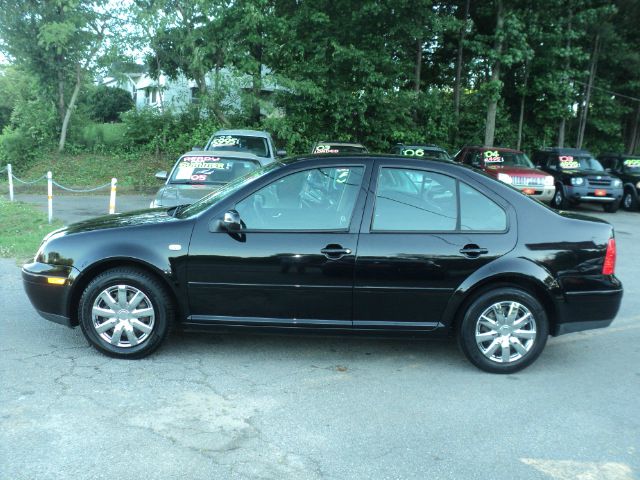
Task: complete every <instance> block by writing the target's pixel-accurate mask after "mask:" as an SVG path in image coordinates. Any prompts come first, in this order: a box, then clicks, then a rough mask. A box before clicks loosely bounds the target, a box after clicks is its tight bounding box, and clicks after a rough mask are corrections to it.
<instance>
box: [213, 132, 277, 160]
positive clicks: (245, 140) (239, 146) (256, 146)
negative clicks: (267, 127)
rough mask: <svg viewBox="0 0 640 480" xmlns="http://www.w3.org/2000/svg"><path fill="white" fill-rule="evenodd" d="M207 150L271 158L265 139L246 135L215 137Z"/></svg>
mask: <svg viewBox="0 0 640 480" xmlns="http://www.w3.org/2000/svg"><path fill="white" fill-rule="evenodd" d="M207 150H214V151H217V152H218V151H222V152H247V153H253V154H254V155H256V156H258V157H263V158H268V157H269V145H268V144H267V139H266V138H263V137H249V136H245V135H215V136H214V137H213V138H212V139H211V143H210V144H209V146H208V147H207Z"/></svg>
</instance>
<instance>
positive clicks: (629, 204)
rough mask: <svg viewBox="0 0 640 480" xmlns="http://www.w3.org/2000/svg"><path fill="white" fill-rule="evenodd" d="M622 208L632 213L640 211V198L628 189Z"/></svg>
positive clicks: (623, 198)
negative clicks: (639, 208) (639, 202)
mask: <svg viewBox="0 0 640 480" xmlns="http://www.w3.org/2000/svg"><path fill="white" fill-rule="evenodd" d="M622 208H624V209H625V210H628V211H630V212H632V211H634V210H637V209H638V196H637V195H636V193H635V192H634V191H633V190H632V189H631V188H626V189H625V191H624V195H623V197H622Z"/></svg>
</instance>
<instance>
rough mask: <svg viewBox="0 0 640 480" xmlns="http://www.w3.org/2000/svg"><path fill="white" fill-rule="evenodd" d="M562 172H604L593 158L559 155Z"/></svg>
mask: <svg viewBox="0 0 640 480" xmlns="http://www.w3.org/2000/svg"><path fill="white" fill-rule="evenodd" d="M558 161H559V162H560V168H561V169H562V170H595V171H597V172H604V168H602V165H601V164H600V162H599V161H598V160H596V159H595V158H593V157H584V156H583V157H574V156H571V155H560V156H559V157H558Z"/></svg>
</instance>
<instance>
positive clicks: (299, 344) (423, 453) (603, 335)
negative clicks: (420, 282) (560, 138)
mask: <svg viewBox="0 0 640 480" xmlns="http://www.w3.org/2000/svg"><path fill="white" fill-rule="evenodd" d="M144 201H146V202H147V204H148V200H146V198H145V199H144ZM140 202H141V203H142V200H140ZM85 205H87V204H86V203H85ZM581 211H582V212H583V213H590V214H591V213H593V214H595V215H597V216H599V217H601V218H606V219H607V220H609V221H610V222H612V223H613V224H614V226H615V227H616V235H617V240H618V267H617V274H618V276H619V277H620V278H621V279H622V281H623V283H624V286H625V297H624V300H623V305H622V308H621V311H620V313H619V316H618V318H617V319H616V321H615V322H614V323H613V325H612V326H611V327H609V328H607V329H603V330H596V331H590V332H583V333H578V334H571V335H566V336H561V337H558V338H552V339H550V341H549V343H548V345H547V347H546V350H545V351H544V352H543V354H542V356H541V357H540V358H539V359H538V361H537V362H536V363H535V364H534V365H533V366H531V367H529V368H528V369H526V370H524V371H522V372H520V373H518V374H515V375H510V376H497V375H490V374H486V373H483V372H481V371H480V370H477V369H476V368H474V367H473V366H471V365H470V364H469V363H468V362H467V361H466V360H465V359H464V358H463V356H462V354H461V353H459V351H458V349H457V347H456V345H455V344H454V343H453V342H447V341H444V342H436V341H433V342H424V341H411V340H406V339H402V340H389V339H376V338H356V337H339V338H335V337H334V338H329V337H320V336H303V337H300V336H296V337H294V336H249V335H211V334H206V335H205V334H184V333H177V334H174V335H172V336H171V337H170V338H169V341H168V342H167V343H166V344H165V345H164V346H163V347H162V348H161V349H160V350H159V351H158V352H157V353H156V354H154V355H152V356H151V357H150V358H147V359H143V360H137V361H124V360H114V359H110V358H107V357H105V356H103V355H101V354H99V353H97V352H96V351H95V350H93V349H92V348H90V347H88V345H87V343H86V341H85V340H84V338H83V336H82V334H81V332H80V331H79V330H78V329H75V330H70V329H67V328H64V327H62V326H58V325H55V324H52V323H50V322H47V321H46V320H43V319H41V318H40V317H39V316H38V315H37V314H36V312H35V311H34V310H33V308H32V307H31V305H30V304H29V302H28V300H27V297H26V296H25V294H24V292H23V289H22V284H21V279H20V271H19V268H18V267H17V266H16V265H15V262H14V261H11V260H2V261H0V298H1V299H2V300H1V302H2V314H1V320H0V352H1V356H0V360H1V361H0V380H1V385H2V388H1V389H0V419H1V427H0V478H1V479H5V478H6V479H41V478H43V479H44V478H46V479H49V478H55V479H102V478H104V479H119V478H131V479H136V478H149V479H172V478H188V479H212V478H215V479H229V478H264V479H281V478H294V479H298V478H299V479H314V478H329V479H345V478H349V479H351V478H376V479H387V478H388V479H404V478H419V479H424V478H433V479H439V478H461V479H462V478H463V479H490V478H517V479H575V478H582V479H612V480H613V479H616V480H630V479H634V478H638V475H640V402H639V401H638V398H640V313H639V312H640V281H639V280H638V275H637V270H638V266H639V262H638V257H639V256H640V243H639V242H638V240H639V239H640V213H628V212H622V211H620V212H618V213H616V214H613V215H612V214H604V213H600V212H601V211H600V210H597V209H595V208H591V207H585V208H583V209H581ZM61 218H63V220H64V217H61Z"/></svg>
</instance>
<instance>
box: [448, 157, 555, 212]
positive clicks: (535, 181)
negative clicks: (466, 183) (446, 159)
mask: <svg viewBox="0 0 640 480" xmlns="http://www.w3.org/2000/svg"><path fill="white" fill-rule="evenodd" d="M454 161H456V162H458V163H464V164H465V165H469V166H472V167H474V168H478V169H480V170H482V171H483V172H485V173H488V174H489V175H491V176H493V177H495V178H497V179H498V180H500V181H502V182H504V183H508V184H509V185H513V186H514V187H516V188H517V189H518V190H520V191H521V192H522V193H524V194H526V195H530V196H532V197H533V198H537V199H538V200H540V201H543V202H550V201H551V199H552V198H553V194H554V192H555V186H554V182H553V177H552V176H551V175H547V174H546V173H545V172H543V171H542V170H538V169H536V168H535V167H534V166H533V163H531V160H529V157H527V155H526V154H525V153H524V152H521V151H519V150H513V149H511V148H502V147H463V148H462V150H460V151H459V152H458V154H457V155H456V156H455V158H454Z"/></svg>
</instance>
